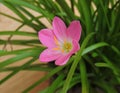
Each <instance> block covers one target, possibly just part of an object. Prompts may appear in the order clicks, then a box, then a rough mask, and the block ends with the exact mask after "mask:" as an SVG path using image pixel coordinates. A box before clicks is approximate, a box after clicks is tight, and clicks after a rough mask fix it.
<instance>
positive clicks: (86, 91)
mask: <svg viewBox="0 0 120 93" xmlns="http://www.w3.org/2000/svg"><path fill="white" fill-rule="evenodd" d="M80 74H81V83H82V93H89V84H88V79H87V72H86V66H85V63H84V62H83V61H81V62H80Z"/></svg>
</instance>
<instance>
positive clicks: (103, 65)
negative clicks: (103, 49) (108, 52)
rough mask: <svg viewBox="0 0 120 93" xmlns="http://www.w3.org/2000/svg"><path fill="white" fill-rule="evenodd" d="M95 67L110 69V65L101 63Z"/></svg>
mask: <svg viewBox="0 0 120 93" xmlns="http://www.w3.org/2000/svg"><path fill="white" fill-rule="evenodd" d="M95 66H97V67H109V65H108V64H106V63H100V62H97V63H95Z"/></svg>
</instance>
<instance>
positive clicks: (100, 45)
mask: <svg viewBox="0 0 120 93" xmlns="http://www.w3.org/2000/svg"><path fill="white" fill-rule="evenodd" d="M104 46H108V44H107V43H105V42H99V43H96V44H93V45H91V46H89V47H87V48H85V49H84V51H83V53H82V55H85V54H87V53H89V52H91V51H93V50H95V49H97V48H100V47H104Z"/></svg>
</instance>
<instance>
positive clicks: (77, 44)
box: [69, 40, 80, 54]
mask: <svg viewBox="0 0 120 93" xmlns="http://www.w3.org/2000/svg"><path fill="white" fill-rule="evenodd" d="M72 45H73V49H72V51H71V52H70V53H69V54H74V53H76V52H77V51H78V50H79V49H80V45H79V43H78V42H77V41H76V40H73V41H72Z"/></svg>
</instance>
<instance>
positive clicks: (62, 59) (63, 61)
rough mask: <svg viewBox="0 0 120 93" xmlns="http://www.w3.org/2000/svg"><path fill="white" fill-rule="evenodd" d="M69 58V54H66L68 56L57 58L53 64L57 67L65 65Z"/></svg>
mask: <svg viewBox="0 0 120 93" xmlns="http://www.w3.org/2000/svg"><path fill="white" fill-rule="evenodd" d="M70 56H71V55H70V54H68V55H62V56H61V57H59V58H58V59H57V60H56V61H55V64H56V65H59V66H62V65H65V64H66V63H67V62H68V60H69V58H70Z"/></svg>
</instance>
